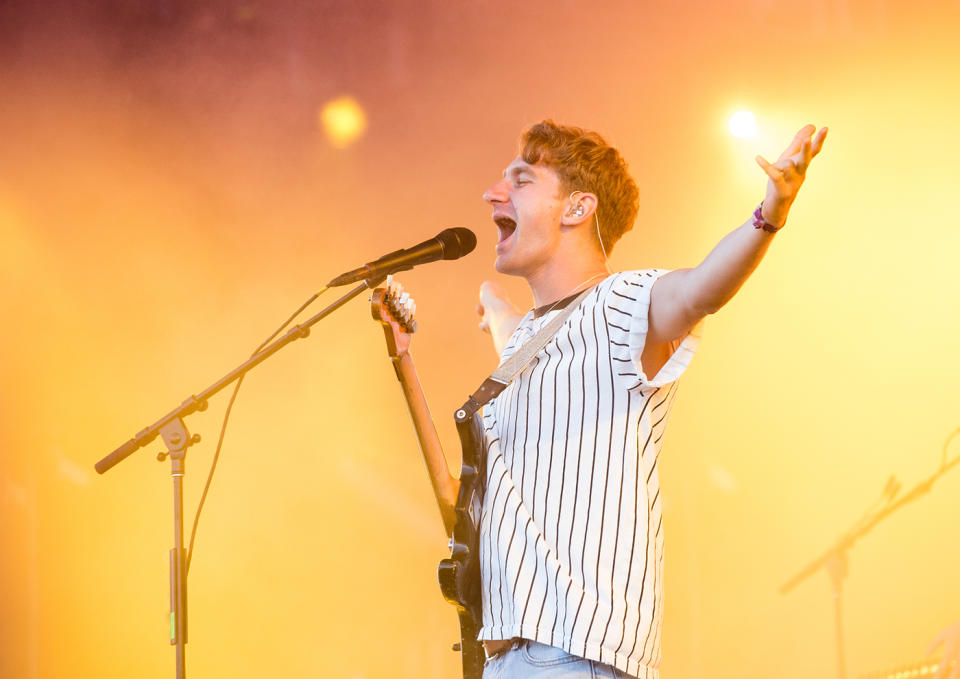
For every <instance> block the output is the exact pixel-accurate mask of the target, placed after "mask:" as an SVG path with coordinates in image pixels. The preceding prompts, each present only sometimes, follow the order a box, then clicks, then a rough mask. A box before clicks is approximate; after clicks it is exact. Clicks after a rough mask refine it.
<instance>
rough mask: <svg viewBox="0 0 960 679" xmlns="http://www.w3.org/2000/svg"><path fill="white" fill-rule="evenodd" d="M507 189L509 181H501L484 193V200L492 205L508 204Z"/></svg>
mask: <svg viewBox="0 0 960 679" xmlns="http://www.w3.org/2000/svg"><path fill="white" fill-rule="evenodd" d="M507 188H508V187H507V180H506V179H501V180H500V181H498V182H497V183H496V184H494V185H493V186H491V187H490V188H489V189H487V190H486V191H484V192H483V199H484V200H485V201H486V202H488V203H490V204H493V203H503V202H506V200H507Z"/></svg>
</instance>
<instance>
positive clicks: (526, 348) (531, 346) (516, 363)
mask: <svg viewBox="0 0 960 679" xmlns="http://www.w3.org/2000/svg"><path fill="white" fill-rule="evenodd" d="M592 290H593V287H589V288H587V289H586V290H584V291H583V292H581V293H580V294H579V295H577V296H576V297H575V298H574V299H573V300H572V301H571V302H570V303H569V304H567V306H565V307H564V308H563V310H562V311H561V312H560V313H559V314H557V315H556V316H555V317H554V318H553V319H551V320H550V322H549V323H547V324H546V325H545V326H543V327H542V328H541V329H540V332H538V333H537V334H536V335H534V336H533V337H531V338H530V339H529V340H527V341H526V342H525V343H524V344H523V346H522V347H520V348H519V349H517V351H516V353H514V354H513V356H511V357H510V358H508V359H507V360H506V361H504V362H503V363H502V364H501V365H500V367H498V368H497V369H496V370H494V371H493V374H492V375H490V377H488V378H487V379H485V380H484V381H483V384H481V385H480V388H479V389H477V390H476V391H475V392H473V395H472V396H470V398H468V399H467V402H466V403H464V404H463V405H462V406H460V409H459V410H457V412H456V413H455V415H454V418H455V419H456V420H457V422H465V421H467V420H469V419H470V418H471V417H473V416H474V414H476V412H477V411H478V410H480V408H482V407H483V406H485V405H486V404H487V403H489V402H490V401H492V400H493V399H494V398H496V397H497V396H499V395H500V392H502V391H503V390H504V389H506V388H507V386H509V384H510V383H511V382H513V380H514V379H515V378H516V377H517V375H519V374H520V373H522V372H523V369H524V368H526V367H527V365H528V364H529V363H530V361H532V360H533V357H534V356H536V355H537V354H538V353H540V350H541V349H543V348H544V347H545V346H547V343H548V342H549V341H550V340H551V339H552V338H553V336H554V335H556V334H557V331H558V330H560V326H561V325H563V323H564V321H566V320H567V318H568V317H569V316H570V314H572V313H573V310H574V309H576V308H577V307H578V306H579V305H580V302H582V301H583V300H584V299H585V298H586V296H587V295H588V294H590V292H591V291H592Z"/></svg>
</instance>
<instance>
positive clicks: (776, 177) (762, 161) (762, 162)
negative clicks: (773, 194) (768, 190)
mask: <svg viewBox="0 0 960 679" xmlns="http://www.w3.org/2000/svg"><path fill="white" fill-rule="evenodd" d="M754 160H756V161H757V165H759V166H760V167H761V169H763V171H764V172H766V173H767V176H768V177H770V179H772V180H773V181H774V182H782V181H783V173H782V172H781V171H780V170H778V169H777V168H776V167H774V166H773V165H771V164H770V162H769V161H768V160H767V159H766V158H764V157H763V156H757V157H756V158H754Z"/></svg>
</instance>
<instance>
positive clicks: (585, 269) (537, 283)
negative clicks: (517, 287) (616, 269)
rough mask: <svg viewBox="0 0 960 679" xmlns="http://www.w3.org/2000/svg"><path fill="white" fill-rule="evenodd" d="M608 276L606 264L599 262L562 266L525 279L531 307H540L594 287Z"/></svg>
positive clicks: (553, 267)
mask: <svg viewBox="0 0 960 679" xmlns="http://www.w3.org/2000/svg"><path fill="white" fill-rule="evenodd" d="M609 275H610V271H609V269H607V266H606V264H605V263H603V262H599V261H598V262H590V263H584V265H581V266H573V265H567V264H564V265H562V266H552V267H550V268H549V269H547V270H543V271H538V272H536V273H535V274H533V275H531V276H529V277H527V284H528V285H529V286H530V290H531V291H532V292H533V306H534V307H542V306H544V305H549V304H552V303H554V302H557V301H559V300H561V299H563V298H565V297H569V296H570V295H572V294H574V293H575V292H579V291H581V290H584V289H586V288H588V287H590V286H591V285H596V284H597V283H599V282H600V281H601V280H603V279H604V278H606V277H607V276H609Z"/></svg>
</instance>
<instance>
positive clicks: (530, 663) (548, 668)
mask: <svg viewBox="0 0 960 679" xmlns="http://www.w3.org/2000/svg"><path fill="white" fill-rule="evenodd" d="M601 678H602V679H630V677H629V675H626V674H624V673H623V672H621V671H620V670H618V669H616V668H615V667H611V666H610V665H604V664H603V663H599V662H597V661H595V660H587V659H585V658H580V657H578V656H575V655H571V654H569V653H567V652H566V651H564V650H563V649H560V648H554V647H553V646H547V645H546V644H541V643H537V642H536V641H528V640H526V639H523V640H520V641H517V642H514V644H513V645H512V646H511V647H510V648H509V649H507V650H505V651H503V652H502V653H500V654H498V655H495V656H494V657H492V658H490V659H489V660H487V662H486V664H485V665H484V666H483V679H601Z"/></svg>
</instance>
